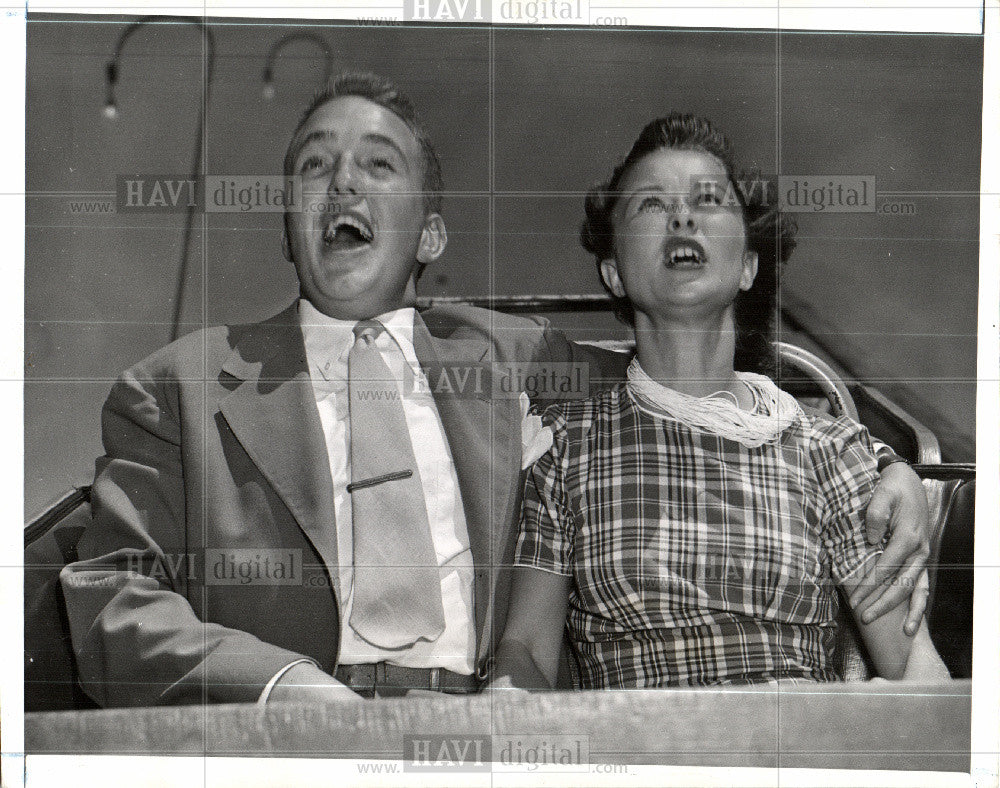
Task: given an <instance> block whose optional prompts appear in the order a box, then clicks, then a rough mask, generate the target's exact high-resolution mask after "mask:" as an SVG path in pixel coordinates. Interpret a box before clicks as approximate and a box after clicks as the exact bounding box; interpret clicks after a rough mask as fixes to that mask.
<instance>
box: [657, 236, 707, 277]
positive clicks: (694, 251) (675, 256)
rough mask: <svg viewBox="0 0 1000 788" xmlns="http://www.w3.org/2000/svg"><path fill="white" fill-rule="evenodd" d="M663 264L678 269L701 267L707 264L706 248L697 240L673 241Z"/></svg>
mask: <svg viewBox="0 0 1000 788" xmlns="http://www.w3.org/2000/svg"><path fill="white" fill-rule="evenodd" d="M663 264H664V265H665V266H666V267H667V268H672V269H674V270H678V271H684V270H688V269H696V268H701V267H702V266H704V265H705V250H704V249H703V248H702V246H701V244H699V243H698V242H697V241H673V242H671V243H670V245H669V246H668V248H667V252H666V254H665V255H664V258H663Z"/></svg>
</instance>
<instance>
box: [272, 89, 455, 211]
mask: <svg viewBox="0 0 1000 788" xmlns="http://www.w3.org/2000/svg"><path fill="white" fill-rule="evenodd" d="M343 96H358V97H359V98H363V99H367V100H368V101H370V102H372V103H373V104H378V105H379V106H380V107H385V109H387V110H389V111H390V112H392V113H393V114H395V115H396V116H397V117H398V118H399V119H400V120H402V121H403V123H405V124H406V125H407V127H408V128H409V129H410V131H412V132H413V136H414V137H416V139H417V142H418V143H420V151H421V153H422V154H423V159H424V177H423V190H424V206H425V210H426V212H427V213H429V214H430V213H439V212H440V211H441V195H442V192H443V191H444V181H443V179H442V177H441V162H440V160H439V159H438V156H437V153H436V152H435V150H434V146H433V145H431V141H430V138H429V137H428V136H427V133H426V132H425V131H424V129H423V127H422V126H421V125H420V122H419V121H418V119H417V112H416V110H415V109H414V108H413V104H411V103H410V100H409V99H408V98H407V97H406V96H404V95H403V93H402V91H401V90H400V89H399V88H398V87H397V86H396V85H395V84H393V83H392V82H390V81H389V80H387V79H385V78H384V77H380V76H378V75H377V74H371V73H363V72H345V73H343V74H339V75H338V76H336V77H334V78H333V79H331V80H330V81H329V82H327V83H326V86H325V87H324V88H322V89H321V90H319V91H318V92H317V93H316V95H314V96H313V99H312V101H311V102H309V106H308V107H306V111H305V112H303V113H302V117H301V118H300V119H299V122H298V124H297V125H296V126H295V133H294V134H292V143H291V144H289V146H288V150H287V151H286V152H285V162H284V169H285V175H291V174H293V173H292V170H293V168H294V166H295V162H294V160H293V159H294V153H295V151H294V149H293V144H294V142H295V138H296V137H297V136H298V134H299V132H300V131H301V130H302V127H303V126H304V125H305V124H306V121H307V120H309V118H310V117H311V116H312V114H313V112H315V111H316V110H317V109H318V108H319V107H321V106H322V105H323V104H326V103H327V102H328V101H332V100H333V99H335V98H341V97H343Z"/></svg>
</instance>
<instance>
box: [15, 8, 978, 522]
mask: <svg viewBox="0 0 1000 788" xmlns="http://www.w3.org/2000/svg"><path fill="white" fill-rule="evenodd" d="M127 21H130V20H122V19H107V20H102V19H99V18H93V17H88V18H76V19H73V18H60V19H57V18H55V17H46V16H36V17H33V18H30V19H29V23H28V61H27V145H26V156H27V193H28V197H27V205H26V243H27V260H26V272H25V347H26V369H25V378H26V381H25V420H26V424H25V487H26V490H25V506H26V509H27V511H28V512H33V511H36V510H38V509H39V508H40V507H41V506H43V505H44V504H45V502H46V501H47V500H49V499H50V498H52V497H53V496H55V495H56V494H57V493H59V492H60V491H61V490H63V489H64V488H66V487H68V486H70V485H71V484H78V483H84V482H87V481H89V479H90V477H91V475H92V473H93V460H94V458H95V457H96V456H97V455H99V454H100V453H101V447H100V439H99V411H100V404H101V402H102V401H103V399H104V397H105V396H106V394H107V391H108V389H109V387H110V385H111V382H112V381H113V379H114V377H115V376H117V374H118V373H119V372H120V371H121V370H122V369H124V368H125V367H126V366H128V365H129V364H131V363H133V362H135V361H137V360H139V359H140V358H142V357H143V356H145V355H147V354H148V353H150V352H151V351H153V350H155V349H156V348H158V347H160V346H161V345H163V344H165V343H166V342H167V341H168V340H169V336H170V318H171V314H172V311H173V298H174V288H175V282H176V277H177V267H178V264H179V260H180V256H181V249H180V247H181V243H182V236H183V221H184V216H183V214H179V213H175V214H124V213H107V214H93V213H92V214H81V213H75V212H74V211H73V209H72V207H71V203H72V202H75V201H78V200H87V199H92V200H111V201H113V200H114V194H113V192H114V189H115V176H116V175H118V174H126V173H157V174H176V175H178V176H182V175H184V174H186V173H188V172H189V171H190V169H191V162H192V156H193V144H194V133H195V124H196V117H197V105H198V101H199V97H200V84H201V83H200V79H201V78H200V74H201V54H202V53H201V41H200V38H199V36H198V35H197V32H196V31H195V30H194V28H191V27H187V26H158V27H156V28H145V29H143V30H141V31H140V32H139V33H138V34H137V35H136V36H135V37H134V38H133V39H132V40H130V42H129V44H128V46H127V48H126V50H125V53H124V56H123V59H122V64H121V75H120V81H119V87H118V91H117V100H118V107H119V112H118V117H117V119H116V120H114V121H109V120H107V119H106V118H104V117H103V116H102V114H101V108H102V104H103V101H104V65H105V63H106V62H107V59H108V58H109V56H110V53H111V52H112V50H113V47H114V44H115V41H116V39H117V37H118V35H119V33H120V32H121V30H122V28H123V27H124V24H125V23H126V22H127ZM300 29H301V30H306V29H308V30H311V31H312V32H315V33H318V34H319V35H322V36H323V37H324V38H325V39H326V41H327V42H328V43H329V45H330V46H331V48H332V50H333V53H334V60H335V63H334V70H335V71H339V70H342V69H346V68H353V69H359V68H360V69H371V70H375V71H377V72H379V73H382V74H384V75H385V76H388V77H390V78H392V79H394V80H396V81H398V82H399V83H400V84H401V85H402V86H403V87H404V89H405V90H406V91H407V92H408V93H409V94H410V95H411V97H412V98H413V100H414V102H415V103H416V105H417V106H418V108H420V110H421V111H422V116H423V118H424V121H425V125H426V126H427V127H428V129H429V131H430V134H431V136H432V138H433V139H434V141H435V143H436V145H437V147H438V150H439V153H440V155H441V157H442V160H443V165H444V170H445V180H446V186H447V189H448V195H447V197H446V200H445V210H444V214H445V218H446V220H447V225H448V231H449V239H450V240H449V247H448V251H447V252H446V254H445V256H444V258H443V259H442V260H441V261H439V262H438V263H437V264H435V266H433V267H432V268H431V269H430V270H428V272H427V273H426V275H425V277H424V280H423V281H422V283H421V284H422V286H421V292H422V294H424V295H485V294H487V293H500V294H520V293H594V292H600V288H599V286H598V284H597V279H596V275H595V272H594V268H593V264H592V261H591V260H590V259H589V258H588V257H587V255H586V254H585V253H584V252H583V251H582V249H580V247H579V245H578V243H577V241H576V236H577V227H578V224H579V220H580V216H581V213H582V207H581V206H582V193H583V192H584V191H585V190H586V188H587V187H588V186H589V185H590V184H591V183H592V182H594V181H595V180H598V179H600V178H602V177H604V176H605V175H606V174H607V172H608V171H609V169H610V167H611V166H612V164H613V163H614V161H615V160H616V159H617V158H619V157H620V156H621V155H623V154H624V152H625V151H626V150H627V148H628V146H629V145H630V143H631V141H632V140H633V139H634V137H635V136H636V134H637V133H638V130H639V129H640V128H641V127H642V125H643V124H644V123H645V122H646V121H647V120H649V119H650V118H652V117H654V116H656V115H659V114H664V113H666V112H668V111H669V110H671V109H680V110H684V111H691V112H696V113H699V114H703V115H706V116H708V117H709V118H711V119H713V120H714V121H715V122H716V123H717V124H718V125H719V126H721V127H722V128H723V129H724V130H726V131H727V132H728V133H729V135H730V136H731V138H732V139H733V140H734V142H735V145H736V147H737V149H738V151H739V152H740V153H741V154H742V155H741V157H740V158H741V160H742V161H743V162H744V163H746V164H748V165H754V166H757V167H759V168H760V169H761V170H763V171H764V172H766V173H773V172H775V171H777V170H778V168H780V171H781V172H784V173H789V174H804V175H808V174H823V175H838V174H856V175H873V176H875V178H876V183H877V188H878V190H879V192H880V193H882V192H905V193H907V194H904V195H897V196H896V197H894V198H893V199H899V200H903V201H908V202H912V203H913V204H914V206H915V210H916V212H915V214H913V215H908V216H900V215H883V214H830V213H819V214H799V215H798V220H799V228H800V231H799V248H798V249H797V251H796V252H795V255H794V256H793V258H792V261H791V263H790V265H789V268H788V270H787V273H786V276H785V279H784V289H783V293H784V299H783V301H784V305H785V307H786V308H788V309H789V310H790V311H791V312H792V313H793V314H794V315H797V316H798V317H799V318H801V319H802V320H803V321H804V322H806V324H807V325H808V327H809V328H810V329H811V330H812V331H813V332H814V333H815V334H816V335H817V338H818V339H820V340H821V341H822V342H823V343H824V344H825V345H826V346H828V347H830V348H832V349H833V350H834V352H835V355H836V356H837V358H838V359H839V360H840V361H841V362H842V363H843V364H844V365H845V366H847V367H848V368H849V369H851V370H852V371H853V372H855V373H856V374H858V375H859V376H860V377H862V378H863V379H865V380H867V381H871V382H874V383H875V385H877V386H878V387H879V388H880V389H882V390H883V391H884V392H885V393H887V394H889V395H890V396H891V397H893V398H894V399H896V400H897V401H899V402H900V403H901V404H903V405H904V407H906V408H907V409H909V410H910V411H911V412H912V413H914V414H915V415H916V416H917V417H918V418H921V419H922V420H923V421H925V422H926V423H927V424H929V425H930V426H931V427H932V428H934V429H935V431H936V432H937V433H938V435H939V438H940V439H941V440H942V443H943V445H944V448H945V451H946V454H947V455H948V456H949V457H950V458H952V459H972V458H973V456H974V445H973V440H974V430H975V405H974V403H975V377H976V368H975V362H976V355H975V352H976V326H977V321H976V297H977V272H978V232H979V230H978V213H979V203H978V191H979V150H980V112H981V110H980V105H981V97H982V75H981V68H982V42H981V39H979V38H976V37H956V36H918V35H899V36H897V35H849V34H848V35H844V34H787V33H786V34H782V35H780V36H777V35H776V34H774V33H773V32H772V33H765V32H747V33H740V32H688V31H667V30H659V31H622V30H579V29H578V30H551V29H550V30H544V29H538V28H533V29H496V30H494V32H493V34H492V35H491V34H490V32H489V31H488V30H487V29H484V28H478V29H476V28H457V27H446V28H437V29H432V28H362V27H357V26H355V25H351V24H347V23H342V24H341V25H340V26H338V25H337V24H324V25H320V26H310V27H306V26H301V27H300V26H297V25H294V24H293V25H292V26H287V25H286V26H281V25H277V24H272V23H269V22H268V23H265V22H264V21H263V20H255V21H254V22H253V23H242V22H240V21H238V20H227V21H226V23H225V24H219V25H216V26H214V27H213V30H214V33H215V38H216V46H217V55H216V61H215V74H214V79H213V81H212V94H211V100H210V102H209V111H208V119H207V124H206V149H205V157H206V168H207V171H208V172H209V173H216V174H278V173H280V167H281V157H282V155H283V153H284V149H285V145H286V143H287V140H288V137H289V135H290V133H291V131H292V129H293V127H294V125H295V122H296V120H297V118H298V115H299V113H300V112H301V110H302V109H303V107H304V105H305V103H306V102H307V101H308V99H309V97H310V95H311V93H312V91H313V89H314V88H315V87H317V86H318V82H319V79H320V76H321V73H322V64H321V61H320V59H319V58H318V55H317V52H316V50H315V49H313V48H312V47H310V46H309V45H307V44H302V43H296V44H292V45H290V46H288V47H287V48H286V49H284V50H283V55H282V57H281V58H280V60H279V62H278V64H277V66H276V68H275V89H276V95H275V97H274V98H273V99H272V100H270V101H267V100H265V99H264V98H263V96H262V92H261V87H262V82H261V72H262V70H263V67H264V61H265V57H266V54H267V51H268V49H269V48H270V46H271V45H272V44H273V43H274V42H276V41H277V40H278V39H279V38H280V37H281V36H283V35H286V34H287V33H290V32H294V31H296V30H300ZM280 226H281V217H280V214H274V213H272V214H266V213H250V214H243V215H235V214H218V213H209V214H205V215H203V216H199V217H198V221H197V223H196V232H195V234H194V237H193V239H192V243H191V246H190V251H191V262H192V266H191V275H190V277H189V278H188V281H187V283H186V287H185V296H184V310H183V320H184V326H183V330H184V331H189V330H194V329H195V328H198V327H200V326H202V325H214V324H219V323H224V322H234V321H248V320H256V319H259V318H262V317H265V316H267V315H268V314H270V313H272V312H274V311H277V310H278V309H280V308H281V307H283V306H284V305H286V304H287V303H288V302H289V301H290V300H291V299H292V298H294V296H295V294H296V287H295V278H294V272H293V270H292V268H291V266H290V265H289V264H288V263H286V262H285V261H284V260H283V259H282V257H281V252H280ZM555 319H556V321H557V322H558V323H559V324H560V325H562V326H564V327H565V328H567V329H568V330H569V331H571V332H572V333H573V334H574V335H576V336H581V337H594V336H601V337H606V336H619V337H624V336H626V331H625V330H624V328H623V327H621V326H619V325H618V324H616V323H615V322H614V320H613V319H612V318H611V317H610V316H608V315H586V316H579V315H578V316H570V315H564V316H556V318H555Z"/></svg>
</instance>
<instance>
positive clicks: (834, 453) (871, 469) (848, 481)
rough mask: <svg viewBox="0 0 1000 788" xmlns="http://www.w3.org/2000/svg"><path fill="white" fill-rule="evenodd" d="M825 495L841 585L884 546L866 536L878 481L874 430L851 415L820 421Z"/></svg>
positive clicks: (825, 538)
mask: <svg viewBox="0 0 1000 788" xmlns="http://www.w3.org/2000/svg"><path fill="white" fill-rule="evenodd" d="M811 453H812V460H813V467H814V469H815V473H816V479H817V482H818V483H819V487H820V491H821V494H822V496H823V518H822V524H821V539H822V542H823V546H824V548H825V549H826V552H827V555H828V556H829V557H830V566H831V574H832V575H833V580H834V582H836V583H837V584H838V585H839V584H840V583H843V581H844V580H845V579H846V578H848V577H850V575H851V574H852V573H853V572H855V571H856V570H857V569H858V568H859V567H860V566H861V565H862V564H863V563H864V562H865V561H866V560H867V559H868V558H869V556H872V555H878V554H880V553H881V552H882V546H880V545H874V546H873V545H869V544H867V542H866V539H865V510H866V509H867V507H868V500H869V499H870V498H871V494H872V491H873V490H874V489H875V483H876V481H877V480H878V471H877V461H876V458H875V450H874V448H873V446H872V439H871V436H870V435H869V434H868V430H867V429H866V428H865V427H863V426H862V425H860V424H857V423H855V422H853V421H851V420H850V419H847V418H839V419H836V420H834V421H825V420H820V421H818V422H817V425H816V433H815V434H814V437H813V441H812V446H811Z"/></svg>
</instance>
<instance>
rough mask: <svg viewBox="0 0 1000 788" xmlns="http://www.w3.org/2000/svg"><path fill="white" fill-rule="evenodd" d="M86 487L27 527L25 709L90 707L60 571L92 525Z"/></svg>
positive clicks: (25, 559)
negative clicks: (79, 676)
mask: <svg viewBox="0 0 1000 788" xmlns="http://www.w3.org/2000/svg"><path fill="white" fill-rule="evenodd" d="M89 493H90V490H89V488H81V489H80V490H76V491H74V492H72V493H70V494H69V495H67V496H65V497H64V498H63V499H62V500H61V501H60V502H59V503H57V504H56V505H55V506H53V507H52V508H51V509H49V510H48V511H47V512H46V513H45V514H43V515H42V516H41V517H39V518H36V519H35V520H34V521H32V522H31V523H29V525H28V526H27V527H26V528H25V547H24V710H25V711H61V710H69V709H87V708H94V707H95V704H94V703H93V702H92V701H91V700H90V699H89V698H88V697H87V696H86V695H85V694H84V692H83V690H81V689H80V685H79V682H78V681H77V673H76V658H75V656H74V654H73V646H72V643H71V641H70V635H69V621H68V620H67V617H66V605H65V602H64V600H63V594H62V587H61V586H60V584H59V572H60V570H62V568H63V567H64V566H65V565H66V564H68V563H71V562H72V561H75V560H76V559H77V556H76V544H77V542H78V541H79V539H80V536H81V535H82V534H83V532H84V530H85V529H86V528H87V526H88V525H89V524H90V498H89Z"/></svg>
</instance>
